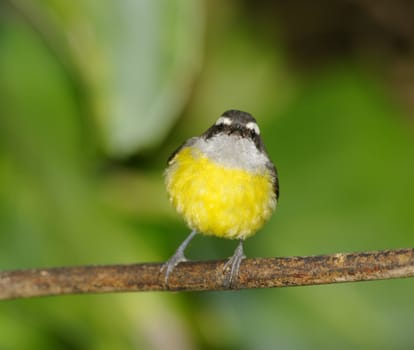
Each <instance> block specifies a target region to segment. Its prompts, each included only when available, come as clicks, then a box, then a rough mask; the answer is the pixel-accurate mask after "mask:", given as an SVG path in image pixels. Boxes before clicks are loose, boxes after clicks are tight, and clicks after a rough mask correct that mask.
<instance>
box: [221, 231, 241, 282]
mask: <svg viewBox="0 0 414 350" xmlns="http://www.w3.org/2000/svg"><path fill="white" fill-rule="evenodd" d="M244 258H246V256H245V255H244V251H243V240H242V239H241V240H240V242H239V244H238V246H237V248H236V250H235V251H234V254H233V256H232V257H231V258H230V259H229V260H228V261H227V262H226V264H225V265H224V267H223V273H225V274H226V276H225V277H224V282H223V284H224V286H225V287H226V288H231V286H232V283H233V281H234V280H235V279H236V278H237V276H238V274H239V269H240V264H241V262H242V260H243V259H244ZM229 268H230V271H229V272H228V273H226V270H227V269H229Z"/></svg>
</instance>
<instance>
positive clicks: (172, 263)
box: [160, 230, 197, 284]
mask: <svg viewBox="0 0 414 350" xmlns="http://www.w3.org/2000/svg"><path fill="white" fill-rule="evenodd" d="M196 234H197V231H195V230H193V231H192V232H191V233H190V234H189V236H188V237H187V238H186V239H185V240H184V242H183V243H181V244H180V246H179V247H178V248H177V250H176V251H175V253H174V255H173V256H172V257H171V258H169V259H168V260H167V262H166V263H165V264H164V265H162V267H161V270H160V271H161V272H164V271H165V275H164V276H165V277H164V278H165V284H167V283H168V278H169V277H170V274H171V273H172V272H173V270H174V268H175V267H176V266H177V265H178V264H179V263H180V262H183V261H187V259H186V257H185V256H184V250H185V248H187V246H188V244H189V243H190V242H191V240H192V239H193V238H194V236H195V235H196Z"/></svg>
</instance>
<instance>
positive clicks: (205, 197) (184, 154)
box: [166, 147, 276, 239]
mask: <svg viewBox="0 0 414 350" xmlns="http://www.w3.org/2000/svg"><path fill="white" fill-rule="evenodd" d="M166 185H167V191H168V194H169V197H170V200H171V202H172V204H173V206H174V207H175V208H176V210H177V211H178V212H179V213H180V214H181V215H183V217H184V219H185V220H186V222H187V224H188V225H189V226H190V227H191V228H192V229H194V230H197V231H198V232H200V233H203V234H206V235H214V236H218V237H224V238H231V239H233V238H240V239H244V238H247V237H249V236H251V235H253V234H254V233H256V231H257V230H259V229H260V228H261V227H262V226H263V224H264V223H265V222H266V220H268V219H269V217H270V216H271V214H272V212H273V210H274V208H275V206H276V197H275V193H274V191H273V182H272V177H271V174H270V172H269V171H268V170H267V169H265V168H264V169H263V171H262V172H261V173H252V172H249V171H246V170H243V169H237V168H228V167H224V166H223V165H221V164H218V163H216V162H213V161H211V160H209V159H208V158H207V157H206V156H205V155H203V154H202V153H201V152H200V151H199V150H197V149H195V148H193V147H187V148H184V149H182V150H181V151H180V152H179V153H178V154H177V155H176V156H175V158H174V160H173V162H172V164H171V165H170V166H169V168H168V169H167V171H166Z"/></svg>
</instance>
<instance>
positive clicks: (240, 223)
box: [161, 109, 279, 287]
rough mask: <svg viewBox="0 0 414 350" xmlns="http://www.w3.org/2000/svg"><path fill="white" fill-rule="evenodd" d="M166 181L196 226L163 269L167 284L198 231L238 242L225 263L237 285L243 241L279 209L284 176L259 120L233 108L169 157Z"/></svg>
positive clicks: (228, 278)
mask: <svg viewBox="0 0 414 350" xmlns="http://www.w3.org/2000/svg"><path fill="white" fill-rule="evenodd" d="M167 163H168V165H167V168H166V170H165V174H164V175H165V185H166V189H167V193H168V197H169V200H170V202H171V203H172V206H173V207H174V208H175V209H176V211H177V212H178V213H179V214H180V215H181V216H182V217H183V218H184V220H185V222H186V223H187V225H188V227H189V228H190V229H191V233H190V234H189V236H188V237H187V238H186V239H185V240H184V241H183V242H182V243H181V245H180V246H179V247H178V249H177V250H176V251H175V253H174V254H173V255H172V256H171V258H170V259H169V260H167V262H166V263H165V264H163V265H162V267H161V272H162V273H164V277H165V283H166V284H168V279H169V277H170V275H171V273H172V272H173V271H174V268H175V267H176V266H177V265H178V264H179V263H181V262H184V261H187V259H186V257H185V254H184V251H185V249H186V248H187V246H188V244H189V243H190V241H191V240H192V239H193V238H194V237H195V236H196V235H197V234H203V235H207V236H216V237H221V238H226V239H234V240H238V241H239V243H238V245H237V247H236V249H235V251H234V254H233V255H232V256H231V257H230V258H229V259H228V261H227V262H226V263H225V265H224V267H223V275H224V277H223V284H224V286H226V287H232V286H233V283H234V281H235V280H236V278H237V276H238V273H239V269H240V264H241V262H242V261H243V259H244V258H245V257H246V256H245V255H244V249H243V242H244V241H245V240H246V239H247V238H249V237H251V236H253V235H254V234H255V233H256V232H257V231H258V230H259V229H261V228H262V226H263V225H264V224H265V222H266V221H268V220H269V218H270V217H271V215H272V213H273V212H274V210H275V209H276V204H277V203H278V199H279V178H278V173H277V170H276V167H275V165H274V164H273V162H272V161H271V160H270V158H269V155H268V153H267V151H266V150H265V147H264V144H263V141H262V138H261V136H260V129H259V126H258V124H257V122H256V119H255V118H254V117H253V116H252V115H251V114H249V113H247V112H243V111H240V110H235V109H231V110H228V111H225V112H224V113H223V114H222V115H221V116H220V117H219V118H218V119H217V121H216V122H215V123H214V124H213V125H212V126H211V127H210V128H209V129H207V131H205V132H204V133H203V134H201V135H200V136H197V137H192V138H190V139H188V140H187V141H185V142H184V143H183V144H182V145H181V146H180V147H178V148H177V149H176V150H175V151H174V152H173V153H172V155H171V156H170V157H169V158H168V162H167Z"/></svg>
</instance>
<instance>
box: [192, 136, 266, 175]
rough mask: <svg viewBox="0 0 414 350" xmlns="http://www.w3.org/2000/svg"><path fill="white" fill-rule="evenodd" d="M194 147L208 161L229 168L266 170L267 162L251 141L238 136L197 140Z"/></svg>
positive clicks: (253, 170)
mask: <svg viewBox="0 0 414 350" xmlns="http://www.w3.org/2000/svg"><path fill="white" fill-rule="evenodd" d="M194 147H196V148H198V149H199V150H200V151H201V152H202V153H204V154H205V155H206V156H207V157H208V158H209V159H210V160H212V161H214V162H217V163H219V164H221V165H223V166H225V167H229V168H238V169H245V170H249V171H252V172H258V171H262V170H263V169H264V168H266V164H267V162H268V159H267V157H266V155H265V154H264V153H261V152H259V150H258V149H257V148H256V145H255V144H254V142H253V141H252V140H250V139H247V138H243V137H240V136H238V135H224V134H218V135H216V136H213V137H212V138H210V139H208V140H205V139H203V138H199V139H198V140H197V141H196V142H195V143H194Z"/></svg>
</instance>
